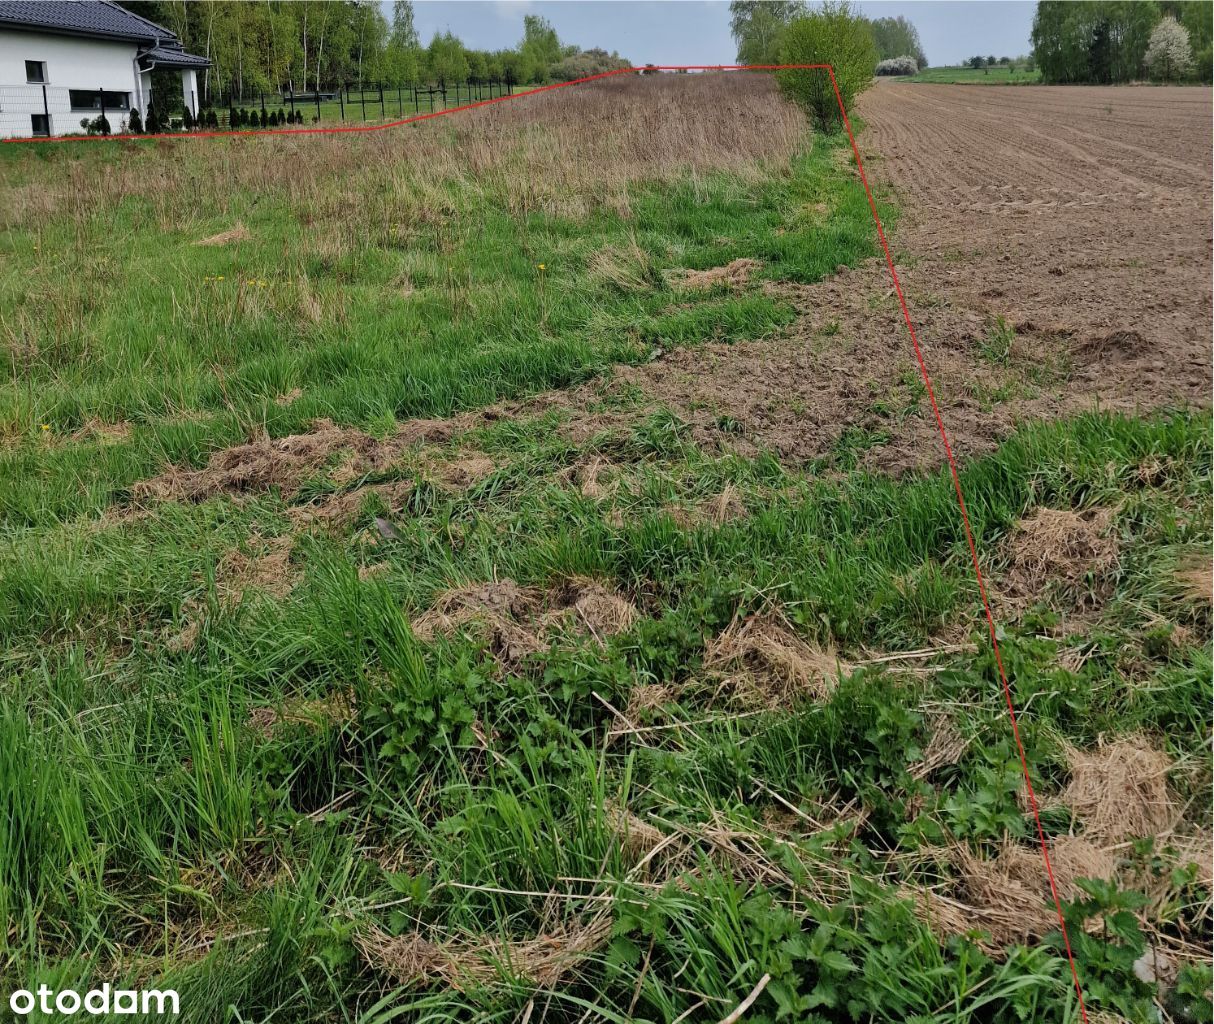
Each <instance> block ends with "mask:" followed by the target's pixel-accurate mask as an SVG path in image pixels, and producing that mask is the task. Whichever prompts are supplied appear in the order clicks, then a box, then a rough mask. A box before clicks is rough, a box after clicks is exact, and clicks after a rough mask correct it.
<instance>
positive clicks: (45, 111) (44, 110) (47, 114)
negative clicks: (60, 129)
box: [42, 85, 51, 136]
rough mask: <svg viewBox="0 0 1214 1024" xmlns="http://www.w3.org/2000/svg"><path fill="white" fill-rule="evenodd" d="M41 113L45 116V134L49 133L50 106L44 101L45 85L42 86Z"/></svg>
mask: <svg viewBox="0 0 1214 1024" xmlns="http://www.w3.org/2000/svg"><path fill="white" fill-rule="evenodd" d="M42 113H43V115H44V116H45V117H46V134H47V135H48V136H49V135H50V134H51V108H50V105H49V104H48V103H47V102H46V86H45V85H44V86H43V87H42Z"/></svg>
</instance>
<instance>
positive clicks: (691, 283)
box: [670, 258, 763, 292]
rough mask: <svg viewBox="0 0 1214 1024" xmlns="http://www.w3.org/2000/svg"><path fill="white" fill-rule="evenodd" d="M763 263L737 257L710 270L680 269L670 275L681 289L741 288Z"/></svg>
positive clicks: (673, 283)
mask: <svg viewBox="0 0 1214 1024" xmlns="http://www.w3.org/2000/svg"><path fill="white" fill-rule="evenodd" d="M762 265H763V264H762V263H761V262H760V261H759V260H752V259H745V258H743V259H736V260H733V261H732V262H730V263H727V264H725V266H723V267H713V268H712V269H710V270H680V271H676V272H674V273H672V274H671V275H670V283H671V284H672V285H673V286H674V287H675V288H678V289H679V290H681V291H688V292H702V291H708V290H709V289H712V288H719V287H727V288H741V287H742V286H743V285H745V284H746V282H747V281H749V280H750V275H751V274H753V273H754V272H755V271H756V270H758V269H759V267H761V266H762Z"/></svg>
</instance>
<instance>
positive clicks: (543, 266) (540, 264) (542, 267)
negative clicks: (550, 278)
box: [536, 263, 548, 270]
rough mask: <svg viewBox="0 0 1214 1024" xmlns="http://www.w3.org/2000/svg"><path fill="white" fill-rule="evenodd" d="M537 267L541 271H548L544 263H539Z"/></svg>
mask: <svg viewBox="0 0 1214 1024" xmlns="http://www.w3.org/2000/svg"><path fill="white" fill-rule="evenodd" d="M536 266H537V267H539V269H540V270H547V269H548V268H547V266H545V265H544V264H543V263H537V264H536Z"/></svg>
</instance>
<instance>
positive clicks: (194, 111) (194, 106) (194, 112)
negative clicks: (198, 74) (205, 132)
mask: <svg viewBox="0 0 1214 1024" xmlns="http://www.w3.org/2000/svg"><path fill="white" fill-rule="evenodd" d="M198 114H199V110H198V98H197V97H196V96H195V95H194V90H193V89H191V90H190V117H192V118H193V119H194V127H195V128H197V127H198Z"/></svg>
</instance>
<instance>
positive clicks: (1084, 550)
mask: <svg viewBox="0 0 1214 1024" xmlns="http://www.w3.org/2000/svg"><path fill="white" fill-rule="evenodd" d="M1113 513H1114V510H1113V509H1107V508H1094V509H1088V510H1087V511H1085V512H1073V511H1071V510H1070V509H1052V508H1041V509H1038V510H1037V511H1036V512H1035V513H1033V515H1031V516H1028V517H1027V518H1025V519H1022V520H1020V522H1018V523H1017V524H1016V528H1015V531H1014V532H1013V534H1012V536H1011V537H1010V538H1009V540H1008V542H1007V545H1006V547H1007V553H1008V555H1009V562H1010V564H1009V567H1008V570H1007V572H1006V574H1005V575H1004V578H1003V587H1002V589H1003V590H1004V591H1005V592H1006V593H1007V596H1008V597H1010V598H1011V599H1012V600H1013V601H1014V602H1019V603H1024V602H1028V601H1032V600H1035V599H1037V598H1038V597H1040V596H1041V594H1042V593H1043V592H1044V590H1045V589H1046V588H1047V587H1051V588H1055V589H1056V590H1058V591H1060V592H1061V593H1062V595H1063V596H1064V597H1066V598H1067V600H1069V601H1071V602H1072V603H1073V604H1076V605H1079V606H1083V605H1094V604H1096V603H1098V601H1099V598H1100V597H1101V595H1102V592H1103V591H1104V590H1105V589H1106V588H1107V585H1108V583H1109V576H1110V574H1111V572H1112V570H1113V568H1114V567H1115V566H1116V564H1117V540H1116V538H1115V537H1113V536H1112V535H1111V532H1110V526H1111V523H1112V519H1113Z"/></svg>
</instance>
